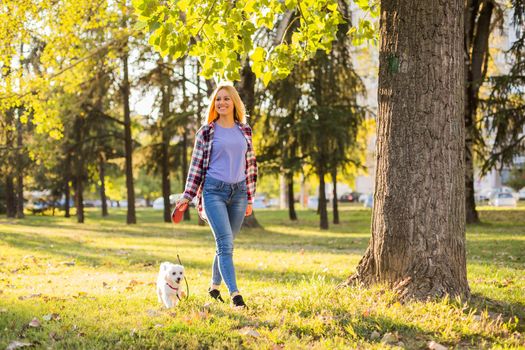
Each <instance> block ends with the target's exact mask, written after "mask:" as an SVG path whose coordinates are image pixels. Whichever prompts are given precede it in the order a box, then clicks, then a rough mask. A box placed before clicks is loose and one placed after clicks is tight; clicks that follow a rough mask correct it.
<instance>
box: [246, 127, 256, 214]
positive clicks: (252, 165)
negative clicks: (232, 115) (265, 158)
mask: <svg viewBox="0 0 525 350" xmlns="http://www.w3.org/2000/svg"><path fill="white" fill-rule="evenodd" d="M246 135H247V136H248V140H249V144H248V151H247V152H246V189H247V193H248V204H253V199H254V197H255V191H256V189H257V159H256V158H255V151H254V149H253V143H252V129H251V128H250V127H249V126H248V125H246Z"/></svg>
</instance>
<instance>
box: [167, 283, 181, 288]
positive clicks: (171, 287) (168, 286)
mask: <svg viewBox="0 0 525 350" xmlns="http://www.w3.org/2000/svg"><path fill="white" fill-rule="evenodd" d="M166 284H167V285H168V287H170V288H171V289H173V290H179V288H175V287H172V286H171V285H170V284H169V283H168V282H166Z"/></svg>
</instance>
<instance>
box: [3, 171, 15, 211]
mask: <svg viewBox="0 0 525 350" xmlns="http://www.w3.org/2000/svg"><path fill="white" fill-rule="evenodd" d="M5 201H6V203H5V204H6V215H7V217H8V218H14V217H15V216H16V199H15V186H14V180H13V175H12V174H7V175H6V176H5Z"/></svg>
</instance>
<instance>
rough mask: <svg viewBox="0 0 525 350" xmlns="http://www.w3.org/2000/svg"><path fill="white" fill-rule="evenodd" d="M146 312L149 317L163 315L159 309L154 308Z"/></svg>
mask: <svg viewBox="0 0 525 350" xmlns="http://www.w3.org/2000/svg"><path fill="white" fill-rule="evenodd" d="M146 314H148V316H149V317H158V316H160V315H161V314H160V312H158V311H157V310H152V309H148V310H146Z"/></svg>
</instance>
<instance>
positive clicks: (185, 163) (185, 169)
mask: <svg viewBox="0 0 525 350" xmlns="http://www.w3.org/2000/svg"><path fill="white" fill-rule="evenodd" d="M182 75H183V76H184V81H183V83H182V106H183V108H184V109H186V108H187V107H188V103H187V98H186V61H185V60H184V61H183V62H182ZM198 79H200V78H198ZM197 87H199V86H198V85H197ZM199 104H200V103H199ZM181 146H182V151H181V158H182V159H181V163H182V169H181V171H182V179H186V178H187V177H188V123H187V122H186V123H185V125H184V130H183V132H182V145H181ZM185 188H186V184H185V183H184V181H182V193H184V190H185ZM190 219H191V217H190V210H189V206H188V209H187V210H186V211H185V212H184V216H183V220H184V221H190Z"/></svg>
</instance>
